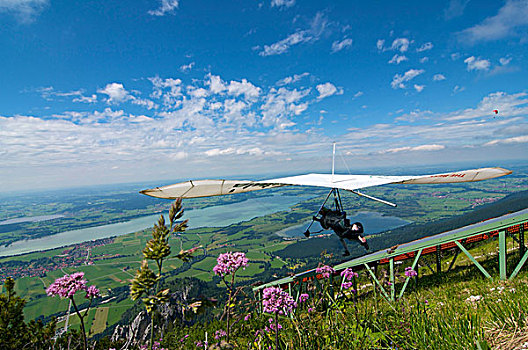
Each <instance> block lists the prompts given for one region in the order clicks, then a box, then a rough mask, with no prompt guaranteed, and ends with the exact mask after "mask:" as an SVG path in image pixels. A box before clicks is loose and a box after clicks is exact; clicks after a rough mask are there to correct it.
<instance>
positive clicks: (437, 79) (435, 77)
mask: <svg viewBox="0 0 528 350" xmlns="http://www.w3.org/2000/svg"><path fill="white" fill-rule="evenodd" d="M442 80H446V77H445V76H444V75H443V74H435V75H434V76H433V81H442Z"/></svg>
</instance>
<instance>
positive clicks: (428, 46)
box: [416, 42, 433, 52]
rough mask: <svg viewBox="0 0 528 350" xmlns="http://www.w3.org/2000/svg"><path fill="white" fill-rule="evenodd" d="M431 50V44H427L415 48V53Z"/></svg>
mask: <svg viewBox="0 0 528 350" xmlns="http://www.w3.org/2000/svg"><path fill="white" fill-rule="evenodd" d="M432 48H433V43H431V42H428V43H425V44H423V45H422V46H420V47H419V48H417V49H416V52H424V51H428V50H431V49H432Z"/></svg>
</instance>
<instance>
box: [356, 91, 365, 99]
mask: <svg viewBox="0 0 528 350" xmlns="http://www.w3.org/2000/svg"><path fill="white" fill-rule="evenodd" d="M363 95H364V94H363V91H358V92H356V93H355V94H354V99H356V98H358V97H361V96H363Z"/></svg>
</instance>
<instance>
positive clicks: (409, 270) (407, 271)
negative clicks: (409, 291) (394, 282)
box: [405, 266, 418, 277]
mask: <svg viewBox="0 0 528 350" xmlns="http://www.w3.org/2000/svg"><path fill="white" fill-rule="evenodd" d="M405 276H407V277H414V276H418V272H416V271H414V270H413V269H412V267H410V266H409V267H406V268H405Z"/></svg>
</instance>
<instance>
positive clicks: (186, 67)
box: [180, 62, 195, 72]
mask: <svg viewBox="0 0 528 350" xmlns="http://www.w3.org/2000/svg"><path fill="white" fill-rule="evenodd" d="M194 64H195V63H194V62H191V63H189V64H184V65H182V66H181V67H180V70H181V71H182V72H188V71H190V70H191V69H192V68H193V67H194Z"/></svg>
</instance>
